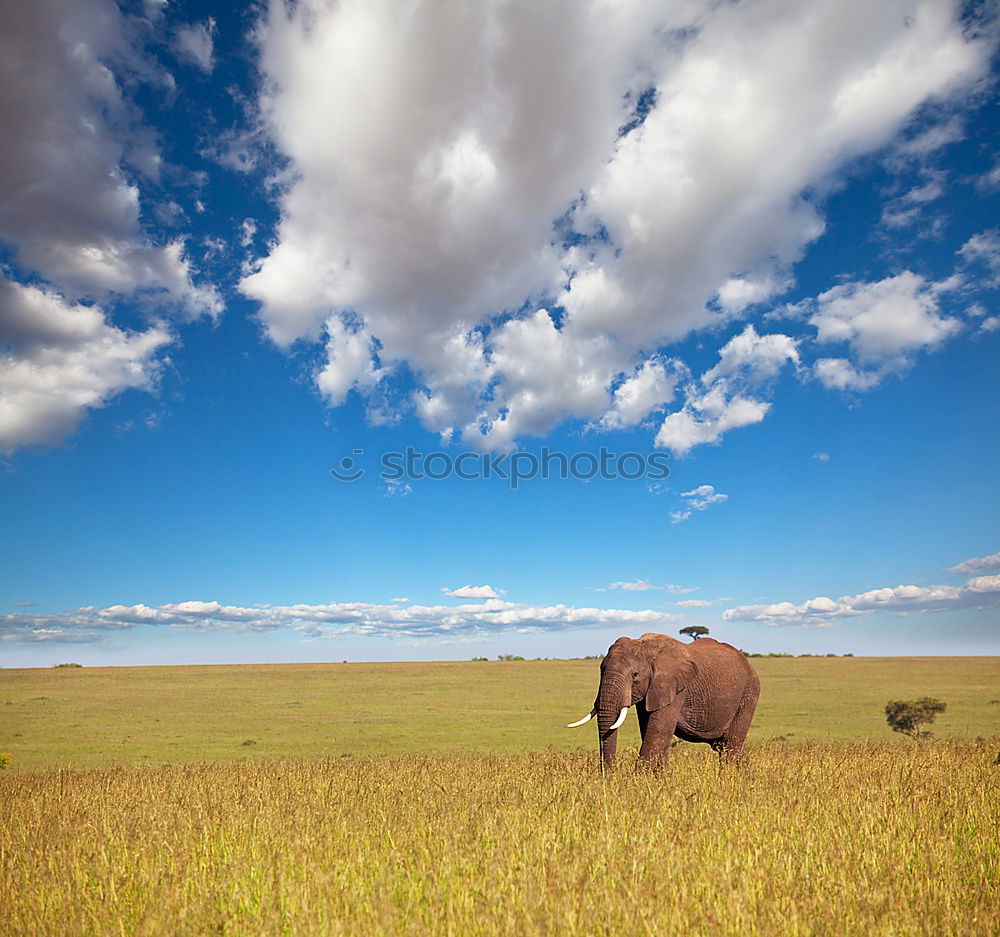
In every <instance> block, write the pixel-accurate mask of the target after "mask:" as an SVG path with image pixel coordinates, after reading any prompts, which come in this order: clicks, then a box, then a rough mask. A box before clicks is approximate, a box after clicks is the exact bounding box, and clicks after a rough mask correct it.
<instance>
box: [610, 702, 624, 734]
mask: <svg viewBox="0 0 1000 937" xmlns="http://www.w3.org/2000/svg"><path fill="white" fill-rule="evenodd" d="M627 715H628V706H626V707H625V708H624V709H623V710H622V711H621V715H619V716H618V718H617V719H616V720H615V724H614V725H613V726H612V727H611V728H610V729H608V731H609V732H614V731H615V729H617V728H618V726H620V725H621V724H622V723H623V722H624V721H625V717H626V716H627Z"/></svg>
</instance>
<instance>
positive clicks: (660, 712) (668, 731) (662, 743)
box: [639, 700, 680, 766]
mask: <svg viewBox="0 0 1000 937" xmlns="http://www.w3.org/2000/svg"><path fill="white" fill-rule="evenodd" d="M679 715H680V701H679V700H678V701H677V702H676V704H671V705H670V706H664V707H663V708H662V709H657V710H655V711H654V712H651V713H648V714H647V716H646V731H645V732H643V737H642V748H640V749H639V762H640V764H641V763H644V762H645V763H649V764H653V765H657V766H664V765H666V763H667V759H668V758H669V757H670V743H671V742H672V741H673V738H674V730H675V729H676V728H677V717H678V716H679Z"/></svg>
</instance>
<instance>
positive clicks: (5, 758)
mask: <svg viewBox="0 0 1000 937" xmlns="http://www.w3.org/2000/svg"><path fill="white" fill-rule="evenodd" d="M13 760H14V759H13V757H12V756H11V754H10V752H0V771H3V769H4V768H6V767H7V765H9V764H10V763H11V762H12V761H13Z"/></svg>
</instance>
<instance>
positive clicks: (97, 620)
mask: <svg viewBox="0 0 1000 937" xmlns="http://www.w3.org/2000/svg"><path fill="white" fill-rule="evenodd" d="M458 591H460V590H455V592H458ZM676 620H677V616H676V615H670V614H667V613H665V612H659V611H655V610H652V609H643V610H639V611H630V610H627V609H600V608H577V607H573V606H567V605H561V604H560V605H543V606H533V605H525V604H521V603H517V602H507V601H504V600H502V599H498V598H487V599H486V600H485V601H484V602H477V603H475V604H466V605H415V604H414V605H404V604H401V603H398V602H396V603H392V604H378V603H370V602H330V603H327V604H322V605H255V606H253V607H244V606H234V605H222V604H221V603H219V602H204V601H186V602H177V603H169V604H166V605H160V606H148V605H144V604H137V605H112V606H108V607H106V608H94V607H85V608H80V609H76V610H75V611H70V612H61V613H57V614H35V613H30V612H17V613H13V614H5V615H0V642H7V643H34V642H39V641H45V642H51V643H84V642H91V641H100V640H102V639H103V638H104V637H105V636H106V635H107V634H109V633H112V632H119V631H127V630H130V629H133V628H137V627H143V626H146V627H165V628H173V629H176V630H179V631H186V632H230V633H245V632H267V631H280V630H288V631H291V632H296V633H298V634H299V635H300V636H301V637H302V638H303V640H308V639H323V638H328V639H336V638H342V637H350V636H359V637H374V638H439V639H440V638H456V639H463V638H470V637H473V638H474V637H488V636H489V635H492V634H502V633H515V634H523V633H529V632H543V631H576V630H580V629H587V628H609V627H618V626H620V627H621V628H622V629H629V630H633V631H638V630H642V631H648V630H651V629H655V628H661V629H662V628H665V627H667V625H669V624H670V623H671V622H673V621H676Z"/></svg>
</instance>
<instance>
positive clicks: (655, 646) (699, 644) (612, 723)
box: [567, 634, 760, 770]
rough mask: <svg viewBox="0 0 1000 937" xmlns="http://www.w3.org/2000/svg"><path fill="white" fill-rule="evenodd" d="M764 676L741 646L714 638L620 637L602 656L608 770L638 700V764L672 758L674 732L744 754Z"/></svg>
mask: <svg viewBox="0 0 1000 937" xmlns="http://www.w3.org/2000/svg"><path fill="white" fill-rule="evenodd" d="M759 696H760V680H759V679H758V677H757V673H756V671H755V670H754V669H753V667H752V666H751V665H750V662H749V661H748V660H747V659H746V656H745V655H744V654H743V652H742V651H739V650H737V649H736V648H735V647H733V646H732V645H731V644H724V643H723V642H721V641H716V640H715V639H714V638H699V639H698V640H696V641H692V642H691V643H690V644H685V643H684V642H683V641H678V640H677V639H676V638H671V637H669V636H668V635H665V634H644V635H643V636H642V637H641V638H638V639H632V638H619V639H618V640H617V641H615V643H614V644H612V645H611V647H610V648H609V649H608V653H607V655H606V656H605V658H604V660H603V661H602V662H601V685H600V688H599V689H598V691H597V699H596V700H595V701H594V708H593V709H592V710H591V712H590V714H589V715H587V716H585V717H584V718H583V719H580V720H579V721H578V722H571V723H570V724H569V726H568V727H567V728H575V727H576V726H581V725H583V724H584V723H586V722H589V721H590V720H591V719H593V718H594V716H597V726H598V735H599V739H600V746H601V767H602V770H604V769H610V768H611V767H613V766H614V762H615V751H616V748H617V744H618V727H619V726H620V725H621V724H622V723H623V722H624V721H625V716H626V715H627V714H628V710H629V707H631V706H635V709H636V716H637V717H638V719H639V732H640V733H641V735H642V748H641V749H640V751H639V763H640V764H650V765H656V766H663V765H666V763H667V760H668V756H669V752H670V746H671V743H672V740H673V737H674V736H677V738H679V739H682V740H683V741H685V742H707V743H708V744H709V745H711V746H712V748H713V749H714V750H715V751H717V752H718V753H719V757H720V759H721V760H723V761H732V760H738V759H740V758H742V756H743V745H744V742H745V741H746V737H747V732H748V731H749V730H750V723H751V721H752V720H753V714H754V710H755V709H756V708H757V699H758V697H759Z"/></svg>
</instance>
